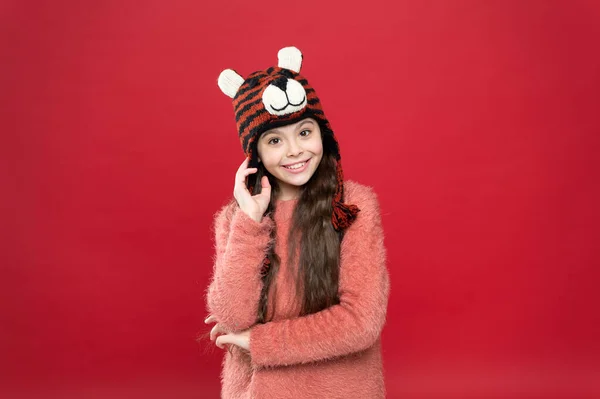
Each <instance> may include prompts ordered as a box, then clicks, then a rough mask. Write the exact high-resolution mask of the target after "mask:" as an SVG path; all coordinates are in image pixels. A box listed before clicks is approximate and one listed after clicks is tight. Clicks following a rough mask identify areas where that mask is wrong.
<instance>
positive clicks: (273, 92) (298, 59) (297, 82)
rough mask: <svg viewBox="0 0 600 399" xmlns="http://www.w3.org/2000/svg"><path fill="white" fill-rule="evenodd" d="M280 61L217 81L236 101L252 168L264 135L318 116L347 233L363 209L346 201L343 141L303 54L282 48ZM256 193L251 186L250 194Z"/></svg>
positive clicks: (336, 223)
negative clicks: (304, 70) (332, 162)
mask: <svg viewBox="0 0 600 399" xmlns="http://www.w3.org/2000/svg"><path fill="white" fill-rule="evenodd" d="M277 57H278V59H279V62H278V64H277V66H272V67H270V68H268V69H266V70H263V71H256V72H253V73H251V74H250V75H248V77H246V79H244V78H243V77H241V76H240V75H239V74H238V73H237V72H235V71H234V70H233V69H225V70H224V71H223V72H221V74H220V75H219V79H218V81H217V83H218V85H219V87H220V88H221V91H223V93H225V94H226V95H227V96H229V97H231V98H232V99H233V110H234V113H235V121H236V125H237V129H238V133H239V137H240V142H241V144H242V149H243V150H244V153H245V154H246V156H248V157H250V163H249V165H254V164H255V163H256V162H255V161H256V158H257V151H256V141H257V139H258V137H259V136H260V134H261V133H262V132H264V131H266V130H269V129H273V128H276V127H279V126H283V125H288V124H291V123H296V122H298V121H300V120H302V119H305V118H313V119H315V120H316V121H317V122H318V123H319V126H320V128H321V134H322V136H323V147H324V148H325V149H327V150H328V151H329V152H331V153H333V154H334V155H335V158H336V161H337V170H336V174H337V183H338V184H337V190H336V193H335V195H334V198H333V201H332V205H333V213H332V217H331V222H332V224H333V227H334V228H335V230H336V231H341V230H343V229H345V228H347V227H349V226H350V225H351V224H352V222H353V221H354V220H355V219H356V215H357V213H358V212H359V211H360V209H359V208H358V207H357V206H356V205H348V204H344V203H343V198H344V177H343V176H344V175H343V170H342V163H341V157H340V151H339V146H338V142H337V139H336V138H335V136H334V134H333V130H332V129H331V126H330V124H329V121H328V120H327V118H326V117H325V114H324V113H323V109H322V107H321V102H320V101H319V98H318V97H317V94H316V93H315V90H314V89H313V88H312V87H311V86H310V85H309V83H308V81H307V80H306V79H305V78H304V77H303V76H302V75H300V68H301V67H302V53H301V52H300V50H298V49H297V48H296V47H285V48H282V49H281V50H279V52H278V53H277ZM252 189H253V187H250V189H249V191H250V193H252Z"/></svg>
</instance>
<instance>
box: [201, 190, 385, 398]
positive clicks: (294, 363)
mask: <svg viewBox="0 0 600 399" xmlns="http://www.w3.org/2000/svg"><path fill="white" fill-rule="evenodd" d="M344 190H345V201H344V202H346V203H348V204H355V205H357V206H358V207H359V208H360V209H361V211H360V212H359V213H358V216H357V219H356V220H355V221H354V223H353V224H352V225H351V226H350V227H349V228H348V229H347V230H346V233H345V236H344V239H343V241H342V244H341V253H340V256H341V260H340V282H339V297H340V304H338V305H334V306H331V307H329V308H327V309H325V310H322V311H320V312H317V313H313V314H310V315H307V316H302V317H298V315H299V310H300V304H299V303H296V301H294V298H295V291H294V280H293V276H294V274H295V273H288V272H289V268H290V267H294V270H297V268H296V266H297V265H288V262H287V234H288V231H289V228H290V222H291V215H292V212H293V210H294V207H295V206H296V204H297V201H298V200H297V199H294V200H287V201H281V200H279V201H277V204H276V211H275V213H274V215H273V218H274V221H273V220H271V219H270V218H268V217H264V218H263V219H262V221H261V222H260V223H257V222H256V221H254V220H252V219H251V218H249V217H248V216H247V215H246V214H245V213H244V212H243V211H241V209H240V208H239V206H238V205H237V204H236V203H234V204H232V205H226V206H224V207H223V208H222V209H221V210H219V212H217V213H216V214H215V224H214V232H215V247H216V248H215V249H216V255H215V258H214V260H215V263H214V270H213V278H212V281H211V283H210V285H209V287H208V288H207V290H206V303H207V310H208V311H209V313H210V314H213V315H215V316H216V318H217V320H218V322H219V323H221V325H222V326H223V327H224V328H225V329H226V330H227V331H232V332H239V331H242V330H245V329H247V328H251V332H250V350H249V351H246V350H244V349H242V348H240V347H238V346H236V345H231V346H230V347H231V349H232V354H230V353H229V352H228V351H225V352H224V359H223V363H222V372H221V384H222V390H221V398H223V399H267V398H273V399H275V398H276V399H285V398H290V399H292V398H293V399H303V398H311V399H315V398H319V399H320V398H323V399H336V398H340V399H342V398H343V399H352V398H356V399H379V398H384V397H385V384H384V373H383V362H382V356H381V331H382V329H383V326H384V324H385V319H386V311H387V303H388V296H389V290H390V282H389V274H388V270H387V267H386V249H385V247H384V242H383V241H384V235H383V229H382V223H381V216H380V211H379V202H378V199H377V196H376V194H375V192H374V191H373V189H372V188H371V187H368V186H364V185H361V184H359V183H356V182H353V181H351V180H346V181H345V183H344ZM274 223H276V224H277V239H276V241H275V242H272V240H271V238H270V236H269V232H270V231H271V229H272V228H273V224H274ZM269 245H275V251H276V253H277V254H278V255H279V256H280V257H281V266H280V269H279V272H278V274H277V282H276V284H277V289H276V290H275V291H274V295H276V301H275V302H276V308H275V318H274V320H273V321H271V322H268V323H265V324H256V318H257V314H258V303H259V296H260V292H261V287H262V281H261V279H260V275H259V272H260V268H261V266H262V260H263V257H264V256H265V253H266V252H267V250H268V248H269ZM272 292H273V291H272ZM272 296H273V295H270V297H269V298H270V299H271V301H272ZM270 309H271V308H270Z"/></svg>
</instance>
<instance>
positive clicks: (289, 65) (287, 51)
mask: <svg viewBox="0 0 600 399" xmlns="http://www.w3.org/2000/svg"><path fill="white" fill-rule="evenodd" d="M277 58H278V59H279V64H278V65H277V66H278V67H280V68H285V69H290V70H292V71H294V72H296V73H300V68H301V67H302V53H301V52H300V50H298V49H297V48H296V47H293V46H292V47H284V48H282V49H281V50H279V52H278V53H277Z"/></svg>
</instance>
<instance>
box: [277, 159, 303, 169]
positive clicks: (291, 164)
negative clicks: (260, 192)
mask: <svg viewBox="0 0 600 399" xmlns="http://www.w3.org/2000/svg"><path fill="white" fill-rule="evenodd" d="M308 159H310V158H308ZM308 159H305V160H304V161H298V162H294V163H289V164H287V165H281V166H284V167H285V166H294V165H296V164H299V163H302V162H308Z"/></svg>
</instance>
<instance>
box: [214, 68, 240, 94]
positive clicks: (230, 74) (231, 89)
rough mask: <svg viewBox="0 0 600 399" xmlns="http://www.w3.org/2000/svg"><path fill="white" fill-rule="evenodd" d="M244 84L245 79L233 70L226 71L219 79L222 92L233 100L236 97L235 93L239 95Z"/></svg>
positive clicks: (218, 82)
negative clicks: (239, 90) (238, 92)
mask: <svg viewBox="0 0 600 399" xmlns="http://www.w3.org/2000/svg"><path fill="white" fill-rule="evenodd" d="M243 83H244V78H242V77H241V76H240V75H239V74H238V73H237V72H236V71H234V70H233V69H225V70H224V71H223V72H221V74H220V75H219V79H218V80H217V84H218V85H219V87H220V88H221V91H222V92H223V93H225V94H226V95H228V96H229V97H231V98H233V97H235V93H237V91H238V89H239V88H240V86H241V85H242V84H243Z"/></svg>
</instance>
